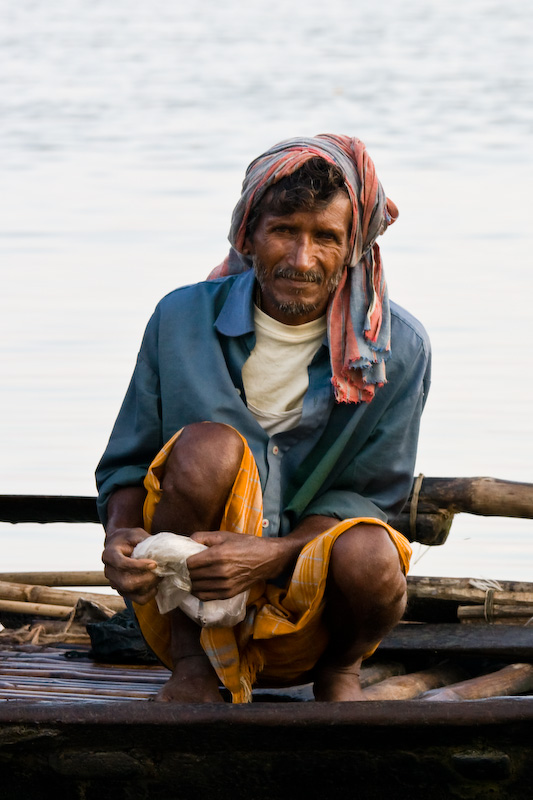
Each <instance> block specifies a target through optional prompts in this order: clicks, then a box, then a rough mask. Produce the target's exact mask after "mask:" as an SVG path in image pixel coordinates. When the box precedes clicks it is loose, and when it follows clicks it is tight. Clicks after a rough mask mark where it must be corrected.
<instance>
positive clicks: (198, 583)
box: [187, 531, 293, 600]
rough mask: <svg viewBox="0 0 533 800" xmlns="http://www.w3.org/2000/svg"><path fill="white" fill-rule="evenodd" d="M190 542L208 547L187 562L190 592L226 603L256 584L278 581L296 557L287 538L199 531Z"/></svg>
mask: <svg viewBox="0 0 533 800" xmlns="http://www.w3.org/2000/svg"><path fill="white" fill-rule="evenodd" d="M191 539H193V540H194V541H195V542H200V544H205V545H207V548H208V549H207V550H203V551H202V552H201V553H197V554H196V555H194V556H190V557H189V558H188V559H187V566H188V568H189V574H190V576H191V582H192V590H191V591H192V594H193V595H195V597H198V599H199V600H225V599H226V598H228V597H234V596H235V595H237V594H239V593H240V592H244V591H246V590H247V589H249V588H250V587H251V586H252V584H254V583H256V582H257V581H261V580H267V579H268V578H275V577H276V576H277V575H279V574H280V573H281V572H283V570H284V568H285V567H286V566H287V565H288V563H289V562H290V560H291V558H292V555H293V548H292V547H291V546H290V543H289V542H288V541H287V540H286V539H261V538H259V537H257V536H251V535H248V534H243V533H229V532H228V531H199V532H197V533H193V535H192V536H191Z"/></svg>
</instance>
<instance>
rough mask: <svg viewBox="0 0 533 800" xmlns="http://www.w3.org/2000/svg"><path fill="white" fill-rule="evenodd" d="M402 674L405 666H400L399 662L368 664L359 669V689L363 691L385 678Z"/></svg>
mask: <svg viewBox="0 0 533 800" xmlns="http://www.w3.org/2000/svg"><path fill="white" fill-rule="evenodd" d="M404 673H405V665H404V664H400V662H399V661H390V662H389V661H387V662H383V663H381V664H370V665H369V666H365V667H362V669H361V677H360V683H361V688H362V689H364V688H365V687H367V686H373V685H374V684H375V683H380V682H381V681H384V680H385V679H386V678H391V677H393V676H395V675H403V674H404Z"/></svg>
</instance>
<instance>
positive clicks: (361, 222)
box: [97, 135, 429, 702]
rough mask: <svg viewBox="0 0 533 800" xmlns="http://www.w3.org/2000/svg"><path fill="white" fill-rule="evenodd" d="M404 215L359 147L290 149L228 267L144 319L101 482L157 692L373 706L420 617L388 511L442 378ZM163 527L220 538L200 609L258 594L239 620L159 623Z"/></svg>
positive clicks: (258, 192)
mask: <svg viewBox="0 0 533 800" xmlns="http://www.w3.org/2000/svg"><path fill="white" fill-rule="evenodd" d="M397 213H398V212H397V209H396V207H395V206H394V204H393V203H392V202H391V201H390V200H388V199H387V198H386V196H385V194H384V192H383V189H382V187H381V185H380V183H379V181H378V180H377V177H376V174H375V170H374V166H373V164H372V161H371V160H370V158H369V157H368V154H367V153H366V149H365V147H364V145H363V143H362V142H360V141H359V140H357V139H349V138H348V137H340V136H331V135H325V136H318V137H315V138H311V139H295V140H289V141H286V142H282V143H280V144H279V145H276V146H275V147H273V148H272V149H271V150H269V151H268V152H267V153H265V154H263V155H262V156H260V157H259V158H258V159H256V160H255V161H254V162H252V164H251V165H250V167H249V168H248V171H247V174H246V178H245V181H244V184H243V192H242V196H241V199H240V201H239V203H238V205H237V206H236V208H235V211H234V214H233V220H232V227H231V231H230V241H231V244H232V248H231V250H230V254H229V256H228V258H227V259H226V261H225V262H224V263H223V264H222V265H221V266H220V267H219V268H217V270H215V271H214V272H213V273H212V274H211V275H210V280H208V281H206V282H203V283H199V284H196V285H194V286H187V287H184V288H181V289H178V290H176V291H175V292H173V293H172V294H170V295H168V296H167V297H166V298H164V299H163V300H162V301H161V303H160V304H159V305H158V307H157V309H156V311H155V313H154V316H153V317H152V319H151V320H150V323H149V325H148V328H147V330H146V333H145V337H144V340H143V344H142V347H141V351H140V353H139V358H138V361H137V366H136V368H135V372H134V375H133V378H132V382H131V384H130V387H129V389H128V393H127V395H126V398H125V400H124V404H123V406H122V409H121V411H120V414H119V417H118V419H117V422H116V424H115V428H114V430H113V433H112V435H111V439H110V442H109V444H108V447H107V450H106V452H105V454H104V456H103V458H102V460H101V462H100V465H99V467H98V470H97V480H98V485H99V489H100V495H99V507H100V513H101V517H102V521H103V522H104V525H105V526H106V532H107V536H106V546H105V550H104V554H103V560H104V563H105V564H106V575H107V576H108V578H109V579H110V581H111V584H112V585H113V586H115V587H116V588H117V589H118V590H119V591H120V592H121V593H122V594H123V595H124V596H125V597H128V598H130V599H131V600H132V601H133V602H134V608H135V611H136V614H137V618H138V620H139V623H140V626H141V629H142V631H143V635H144V636H145V638H146V640H147V641H148V643H149V644H150V646H151V647H152V649H153V650H154V651H155V652H156V653H157V655H158V656H159V657H160V658H161V660H162V661H163V662H164V663H165V664H167V666H169V668H171V670H172V677H171V678H170V680H169V682H168V683H167V684H166V686H165V687H164V688H163V690H162V691H161V692H160V695H159V697H158V699H159V700H167V701H169V700H174V701H191V702H202V701H203V702H208V701H209V702H214V701H220V700H221V696H220V693H219V684H220V683H222V684H224V685H225V686H226V687H227V688H228V689H229V690H230V692H231V693H232V697H233V701H234V702H241V701H246V700H249V699H250V693H251V688H252V686H253V685H270V686H272V685H274V686H276V685H278V686H279V685H290V684H294V683H297V682H307V681H313V685H314V694H315V698H316V699H317V700H359V699H362V697H363V695H362V693H361V688H360V684H359V670H360V666H361V662H362V659H363V658H364V657H366V656H368V655H369V654H370V653H372V652H373V651H374V649H375V648H376V646H377V645H378V643H379V641H380V639H381V638H382V637H383V636H384V635H385V634H386V633H387V632H388V631H389V630H390V629H391V628H392V627H393V626H394V625H395V624H396V623H397V622H398V621H399V620H400V618H401V616H402V613H403V611H404V608H405V602H406V582H405V574H406V572H407V569H408V564H409V556H410V548H409V545H408V543H407V541H406V540H405V539H404V537H403V536H401V534H399V533H397V532H396V531H394V530H393V529H392V528H390V527H389V526H388V525H387V524H386V520H387V519H388V518H389V517H394V516H395V515H396V514H397V513H398V512H399V510H400V508H401V507H402V505H403V503H404V502H405V500H406V498H407V496H408V493H409V490H410V486H411V482H412V475H413V469H414V460H415V454H416V445H417V437H418V427H419V420H420V414H421V411H422V407H423V404H424V402H425V396H426V393H427V389H428V386H429V345H428V341H427V338H426V335H425V333H424V330H423V328H422V327H421V326H420V324H419V323H418V322H417V321H416V320H414V319H413V318H412V317H411V316H409V315H408V314H407V312H405V311H403V310H402V309H400V308H398V307H397V306H395V305H394V304H390V303H389V300H388V295H387V289H386V284H385V279H384V276H383V271H382V267H381V259H380V254H379V248H378V246H377V244H376V239H377V237H378V236H379V235H380V234H382V233H383V232H384V231H385V230H386V228H387V226H388V225H389V224H391V223H392V222H393V221H394V220H395V218H396V216H397ZM159 531H171V532H173V533H179V534H185V535H189V536H191V537H192V538H193V539H194V540H196V541H197V542H200V543H202V544H204V545H206V546H207V549H205V550H204V551H202V552H201V553H198V554H197V555H194V556H192V557H190V558H189V559H188V561H187V565H188V568H189V572H190V576H191V582H192V593H193V594H194V595H195V596H196V597H197V598H199V599H200V600H204V601H205V600H212V599H225V598H229V597H233V596H235V595H237V594H238V593H240V592H243V591H246V590H249V593H250V594H249V598H248V605H247V614H246V617H245V619H244V621H243V622H241V623H239V624H238V625H237V626H235V627H234V628H203V629H200V628H199V627H198V626H197V624H196V623H195V622H193V621H192V620H190V619H189V618H188V617H187V616H185V614H184V613H183V612H182V611H180V610H174V611H172V612H170V613H169V614H166V615H164V616H163V615H160V614H159V613H158V611H157V606H156V605H155V601H154V597H155V595H156V592H157V585H158V579H157V577H156V576H155V575H154V572H153V570H154V568H155V566H156V564H155V562H153V561H151V560H148V559H140V560H135V559H133V558H131V554H132V551H133V548H134V547H135V545H136V544H137V543H138V542H140V541H142V540H143V539H145V538H146V537H148V536H149V535H151V534H154V533H157V532H159ZM254 534H255V535H254Z"/></svg>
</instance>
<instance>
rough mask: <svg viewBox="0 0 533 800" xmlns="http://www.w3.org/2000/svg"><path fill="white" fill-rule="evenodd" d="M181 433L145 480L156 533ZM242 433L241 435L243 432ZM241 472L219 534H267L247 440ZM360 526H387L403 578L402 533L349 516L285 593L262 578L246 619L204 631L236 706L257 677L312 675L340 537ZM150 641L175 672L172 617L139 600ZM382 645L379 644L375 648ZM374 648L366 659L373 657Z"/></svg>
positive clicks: (311, 546)
mask: <svg viewBox="0 0 533 800" xmlns="http://www.w3.org/2000/svg"><path fill="white" fill-rule="evenodd" d="M180 434H181V431H178V433H176V434H175V435H174V436H173V437H172V439H170V441H169V442H167V444H166V445H165V446H164V448H163V449H162V450H161V451H160V452H159V453H158V455H157V456H156V458H155V459H154V461H153V462H152V464H151V465H150V469H149V470H148V473H147V475H146V479H145V482H144V485H145V488H146V490H147V497H146V501H145V505H144V526H145V528H146V530H147V531H150V529H151V524H152V519H153V514H154V511H155V507H156V505H157V503H158V502H159V500H160V499H161V493H162V491H161V485H160V481H161V478H162V475H163V471H164V465H165V462H166V460H167V458H168V455H169V453H170V452H171V450H172V447H173V446H174V444H175V442H176V440H177V439H178V437H179V436H180ZM239 435H240V434H239ZM241 439H242V440H243V443H244V455H243V457H242V461H241V465H240V468H239V472H238V474H237V477H236V479H235V482H234V484H233V487H232V489H231V492H230V495H229V497H228V500H227V502H226V507H225V510H224V516H223V519H222V522H221V524H220V530H226V531H233V532H235V533H246V534H250V535H252V536H261V533H262V525H261V523H262V520H263V501H262V496H261V485H260V482H259V475H258V472H257V467H256V464H255V461H254V458H253V455H252V452H251V450H250V448H249V447H248V445H247V443H246V441H245V439H244V438H243V437H242V436H241ZM359 522H364V523H369V524H374V525H381V526H382V527H384V528H385V529H386V530H387V531H388V533H389V536H390V537H391V539H392V541H393V542H394V544H395V545H396V548H397V550H398V555H399V558H400V563H401V566H402V570H403V571H404V573H405V574H406V573H407V570H408V568H409V560H410V557H411V547H410V545H409V542H408V541H407V539H406V538H405V537H404V536H402V534H401V533H398V531H395V530H394V529H393V528H391V527H390V526H389V525H387V524H386V523H384V522H381V521H380V520H377V519H371V518H366V517H358V518H354V519H346V520H343V521H342V522H339V523H338V524H336V525H334V526H333V527H332V528H330V529H329V530H327V531H325V532H324V533H321V534H320V535H319V536H317V537H316V538H315V539H313V540H312V541H311V542H309V543H308V544H307V545H306V546H305V547H304V548H303V549H302V551H301V553H300V555H299V557H298V560H297V562H296V566H295V568H294V573H293V575H292V578H291V580H290V583H289V585H288V586H287V587H286V588H284V589H281V588H279V587H277V586H274V585H273V584H269V583H265V582H264V581H261V582H259V583H257V584H255V585H254V586H253V587H252V589H251V590H250V597H249V600H248V606H247V614H246V617H245V619H244V620H243V621H242V622H240V623H239V624H238V625H236V626H235V627H234V628H203V629H202V632H201V643H202V647H203V648H204V650H205V652H206V654H207V656H208V657H209V660H210V662H211V664H212V665H213V668H214V669H215V671H216V673H217V675H218V678H219V680H220V681H221V683H222V684H223V685H224V686H225V687H226V688H227V689H228V690H229V691H230V692H231V695H232V699H233V702H234V703H242V702H249V701H250V699H251V691H252V685H253V684H254V682H255V681H256V679H259V680H260V681H261V682H262V683H268V684H269V685H285V686H288V685H291V683H297V682H298V681H299V679H301V676H302V675H304V674H305V673H306V672H308V671H309V670H311V669H312V668H313V667H314V665H315V664H316V662H317V661H318V659H319V657H320V656H321V654H322V653H323V652H324V650H325V648H326V645H327V639H328V635H327V631H326V628H325V625H324V623H323V621H322V612H323V610H324V603H325V601H324V590H325V586H326V579H327V574H328V565H329V558H330V554H331V549H332V547H333V544H334V542H335V540H336V539H337V537H338V536H340V535H341V534H342V533H344V531H346V530H347V529H348V528H351V527H353V525H356V524H357V523H359ZM134 609H135V613H136V616H137V619H138V621H139V624H140V626H141V630H142V633H143V636H144V638H145V639H146V641H147V642H148V644H149V646H150V647H151V648H152V650H153V651H154V652H155V653H156V654H157V656H158V657H159V658H160V659H161V661H162V662H163V663H164V664H165V665H166V666H167V667H168V668H169V669H172V666H173V665H172V659H171V656H170V619H169V615H168V614H167V615H162V614H160V613H159V611H158V609H157V604H156V602H155V600H152V601H151V602H149V603H147V604H146V605H142V606H141V605H138V604H137V603H134ZM377 645H378V643H376V647H377ZM374 650H375V647H374V648H373V650H372V651H370V652H369V653H367V654H366V656H365V657H368V656H369V655H371V653H372V652H373V651H374Z"/></svg>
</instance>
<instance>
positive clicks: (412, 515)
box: [409, 472, 425, 541]
mask: <svg viewBox="0 0 533 800" xmlns="http://www.w3.org/2000/svg"><path fill="white" fill-rule="evenodd" d="M424 478H425V475H424V473H423V472H421V473H420V475H419V476H418V478H417V479H416V481H415V485H414V486H413V495H412V497H411V505H410V507H409V533H410V534H411V541H415V539H416V515H417V513H418V498H419V497H420V489H421V488H422V481H423V480H424Z"/></svg>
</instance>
